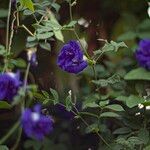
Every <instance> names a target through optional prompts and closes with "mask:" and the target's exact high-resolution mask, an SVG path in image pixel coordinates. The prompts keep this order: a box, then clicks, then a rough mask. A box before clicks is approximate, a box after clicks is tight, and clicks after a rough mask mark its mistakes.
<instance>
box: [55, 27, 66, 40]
mask: <svg viewBox="0 0 150 150" xmlns="http://www.w3.org/2000/svg"><path fill="white" fill-rule="evenodd" d="M54 35H55V37H56V39H58V40H60V41H62V42H64V36H63V34H62V32H61V31H59V30H58V31H54Z"/></svg>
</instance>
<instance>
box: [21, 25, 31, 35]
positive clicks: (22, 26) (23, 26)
mask: <svg viewBox="0 0 150 150" xmlns="http://www.w3.org/2000/svg"><path fill="white" fill-rule="evenodd" d="M19 27H20V28H24V29H25V30H26V31H27V32H28V33H29V34H30V35H31V36H34V34H33V33H32V32H31V31H30V30H29V29H28V28H27V27H26V26H25V25H21V26H19Z"/></svg>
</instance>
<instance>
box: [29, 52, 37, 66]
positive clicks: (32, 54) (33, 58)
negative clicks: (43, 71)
mask: <svg viewBox="0 0 150 150" xmlns="http://www.w3.org/2000/svg"><path fill="white" fill-rule="evenodd" d="M27 58H28V62H30V64H31V66H37V65H38V62H37V56H36V51H35V50H28V52H27Z"/></svg>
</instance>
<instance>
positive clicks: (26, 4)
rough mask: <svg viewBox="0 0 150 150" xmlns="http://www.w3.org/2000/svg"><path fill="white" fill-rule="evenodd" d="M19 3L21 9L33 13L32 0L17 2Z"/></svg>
mask: <svg viewBox="0 0 150 150" xmlns="http://www.w3.org/2000/svg"><path fill="white" fill-rule="evenodd" d="M19 2H20V4H21V7H26V8H28V9H29V10H31V11H33V12H34V5H33V2H32V0H19Z"/></svg>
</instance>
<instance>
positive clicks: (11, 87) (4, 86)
mask: <svg viewBox="0 0 150 150" xmlns="http://www.w3.org/2000/svg"><path fill="white" fill-rule="evenodd" d="M19 78H20V77H19V73H16V74H15V73H12V72H8V73H2V74H0V100H8V101H12V100H13V98H14V96H16V95H17V92H18V90H19V87H20V85H21V81H20V80H19Z"/></svg>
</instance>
